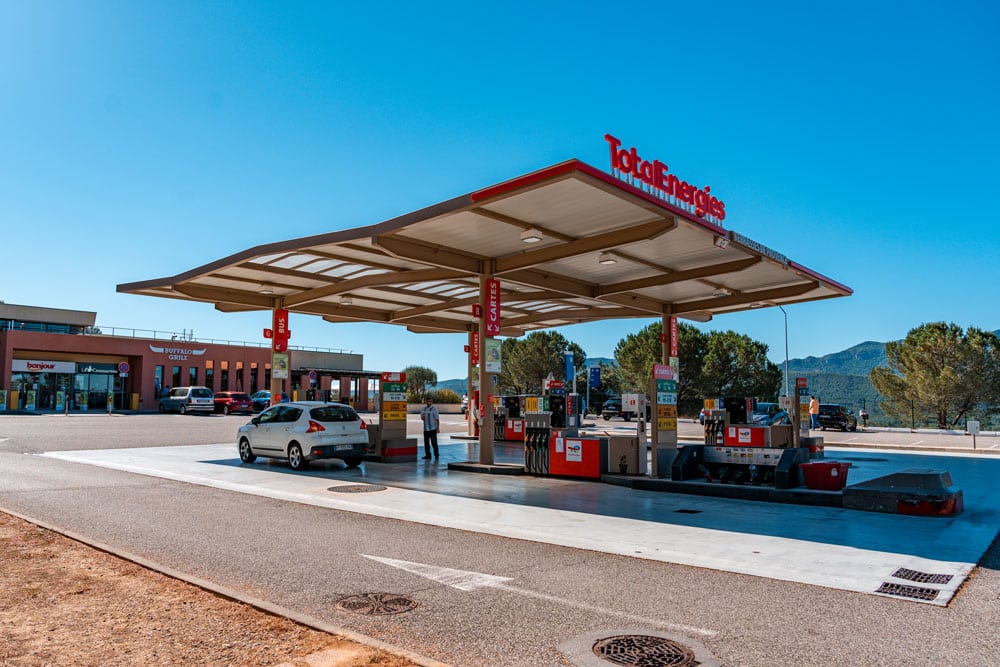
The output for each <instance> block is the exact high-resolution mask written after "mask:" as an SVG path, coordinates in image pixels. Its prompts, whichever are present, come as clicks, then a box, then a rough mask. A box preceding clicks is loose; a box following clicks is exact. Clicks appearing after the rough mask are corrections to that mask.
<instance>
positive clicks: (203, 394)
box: [191, 387, 212, 398]
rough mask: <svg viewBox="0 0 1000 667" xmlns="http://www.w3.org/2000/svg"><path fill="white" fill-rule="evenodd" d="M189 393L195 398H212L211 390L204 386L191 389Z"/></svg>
mask: <svg viewBox="0 0 1000 667" xmlns="http://www.w3.org/2000/svg"><path fill="white" fill-rule="evenodd" d="M191 395H192V396H194V397H195V398H212V390H211V389H205V388H204V387H201V388H198V389H192V390H191Z"/></svg>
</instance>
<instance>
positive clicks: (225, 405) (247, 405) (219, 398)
mask: <svg viewBox="0 0 1000 667" xmlns="http://www.w3.org/2000/svg"><path fill="white" fill-rule="evenodd" d="M215 411H216V412H221V413H222V414H224V415H228V414H230V413H234V412H242V413H243V414H247V415H249V414H252V413H253V403H252V402H251V401H250V396H249V394H244V393H243V392H241V391H220V392H219V393H217V394H216V395H215Z"/></svg>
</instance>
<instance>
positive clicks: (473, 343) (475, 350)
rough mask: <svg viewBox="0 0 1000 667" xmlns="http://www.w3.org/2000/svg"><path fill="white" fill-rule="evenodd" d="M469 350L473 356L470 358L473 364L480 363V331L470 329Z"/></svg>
mask: <svg viewBox="0 0 1000 667" xmlns="http://www.w3.org/2000/svg"><path fill="white" fill-rule="evenodd" d="M469 350H470V352H469V353H470V354H471V355H472V358H471V359H470V360H469V363H471V364H472V365H473V366H477V365H478V364H479V332H478V331H470V332H469Z"/></svg>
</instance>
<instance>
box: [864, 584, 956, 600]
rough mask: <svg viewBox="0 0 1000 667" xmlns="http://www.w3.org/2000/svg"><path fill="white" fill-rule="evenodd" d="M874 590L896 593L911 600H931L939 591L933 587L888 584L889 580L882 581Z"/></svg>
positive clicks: (888, 593) (890, 593) (889, 593)
mask: <svg viewBox="0 0 1000 667" xmlns="http://www.w3.org/2000/svg"><path fill="white" fill-rule="evenodd" d="M875 592H876V593H885V594H887V595H896V596H899V597H902V598H910V599H912V600H933V599H934V598H936V597H937V596H938V593H940V592H941V591H939V590H937V589H934V588H920V587H919V586H905V585H903V584H890V583H889V582H883V584H882V585H881V586H879V587H878V590H877V591H875Z"/></svg>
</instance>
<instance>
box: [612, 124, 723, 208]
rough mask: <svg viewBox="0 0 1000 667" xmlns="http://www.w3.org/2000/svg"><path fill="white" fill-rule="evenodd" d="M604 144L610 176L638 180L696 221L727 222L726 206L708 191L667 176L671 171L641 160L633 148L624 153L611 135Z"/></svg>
mask: <svg viewBox="0 0 1000 667" xmlns="http://www.w3.org/2000/svg"><path fill="white" fill-rule="evenodd" d="M604 140H605V141H607V142H608V146H609V147H610V149H611V172H612V173H616V174H618V175H619V176H622V175H626V174H628V175H631V176H633V177H634V178H638V179H639V180H640V181H642V182H643V183H645V184H646V185H648V186H649V187H651V188H653V189H654V190H657V191H659V192H661V193H663V194H664V195H666V196H668V197H673V198H674V199H677V200H679V201H681V202H683V203H684V204H688V205H690V206H691V207H693V208H694V213H695V215H697V216H698V217H699V218H703V217H705V216H710V217H713V218H715V219H717V220H719V221H720V222H721V221H722V220H725V219H726V204H725V203H724V202H723V201H722V200H720V199H718V198H717V197H714V196H712V195H711V194H710V193H711V191H712V188H711V187H709V186H707V185H706V186H705V187H704V188H699V187H698V186H696V185H691V184H690V183H687V182H686V181H682V180H681V179H679V178H677V177H676V176H674V175H673V174H668V173H667V172H668V171H669V169H670V168H669V167H667V165H665V164H664V163H662V162H660V161H659V160H653V161H652V162H650V161H649V160H643V159H642V158H641V157H640V156H639V152H638V151H637V150H636V148H635V146H633V147H632V148H630V149H628V150H625V149H624V148H621V145H622V142H621V140H619V139H616V138H615V137H613V136H611V135H610V134H605V135H604Z"/></svg>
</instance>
